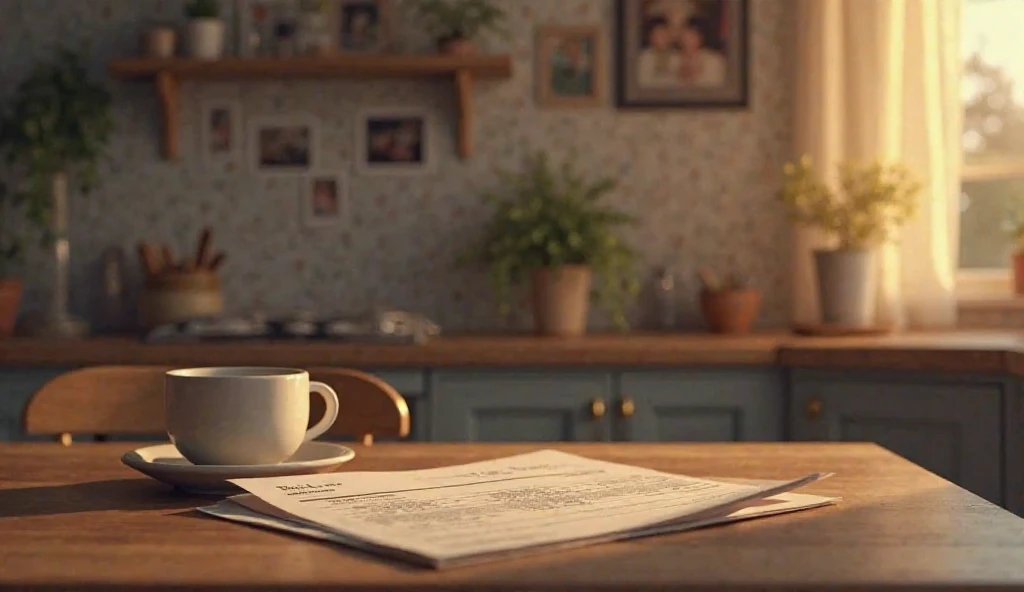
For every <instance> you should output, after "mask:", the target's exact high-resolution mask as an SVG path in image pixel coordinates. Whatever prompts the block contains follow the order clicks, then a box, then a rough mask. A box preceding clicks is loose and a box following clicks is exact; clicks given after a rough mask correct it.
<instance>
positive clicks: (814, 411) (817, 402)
mask: <svg viewBox="0 0 1024 592" xmlns="http://www.w3.org/2000/svg"><path fill="white" fill-rule="evenodd" d="M824 410H825V405H824V404H823V403H822V402H821V399H819V398H818V397H812V398H811V400H810V401H807V419H818V417H819V416H820V415H821V412H822V411H824Z"/></svg>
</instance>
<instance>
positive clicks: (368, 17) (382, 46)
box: [332, 0, 395, 53]
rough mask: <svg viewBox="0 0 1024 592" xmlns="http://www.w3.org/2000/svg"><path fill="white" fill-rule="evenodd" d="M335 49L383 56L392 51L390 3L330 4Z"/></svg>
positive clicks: (352, 0) (342, 0)
mask: <svg viewBox="0 0 1024 592" xmlns="http://www.w3.org/2000/svg"><path fill="white" fill-rule="evenodd" d="M333 6H334V18H333V19H332V20H333V22H334V23H335V25H334V32H335V36H334V38H335V40H336V49H337V50H338V51H339V52H342V53H384V52H388V51H391V50H392V49H394V44H395V39H394V23H395V5H394V2H393V0H333Z"/></svg>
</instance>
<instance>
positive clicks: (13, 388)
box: [0, 367, 70, 441]
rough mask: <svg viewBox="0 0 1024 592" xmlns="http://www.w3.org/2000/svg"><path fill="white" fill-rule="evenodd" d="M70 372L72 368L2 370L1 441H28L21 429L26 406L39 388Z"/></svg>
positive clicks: (0, 388) (0, 383)
mask: <svg viewBox="0 0 1024 592" xmlns="http://www.w3.org/2000/svg"><path fill="white" fill-rule="evenodd" d="M68 370H70V368H54V367H32V368H11V367H7V368H0V440H2V441H17V440H25V439H27V438H26V437H25V435H24V432H23V431H22V429H21V417H22V413H23V412H24V410H25V405H26V404H28V400H29V399H30V398H31V397H32V395H33V394H34V393H35V392H36V391H37V390H39V387H41V386H43V385H44V384H45V383H46V382H47V381H49V380H50V379H52V378H54V377H56V376H59V375H60V374H62V373H64V372H66V371H68ZM33 439H37V438H33Z"/></svg>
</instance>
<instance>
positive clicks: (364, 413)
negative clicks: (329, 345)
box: [22, 366, 409, 446]
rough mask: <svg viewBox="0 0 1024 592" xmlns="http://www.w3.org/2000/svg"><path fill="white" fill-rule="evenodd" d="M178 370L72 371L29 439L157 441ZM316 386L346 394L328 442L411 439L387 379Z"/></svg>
mask: <svg viewBox="0 0 1024 592" xmlns="http://www.w3.org/2000/svg"><path fill="white" fill-rule="evenodd" d="M171 369H173V367H171V366H96V367H91V368H83V369H79V370H72V371H70V372H67V373H64V374H61V375H60V376H57V377H56V378H54V379H52V380H50V381H49V382H47V383H46V384H44V385H43V386H42V387H41V388H40V389H39V390H38V391H36V393H35V394H33V395H32V398H31V399H30V400H29V402H28V405H26V406H25V412H24V416H23V419H22V425H23V427H24V430H25V433H26V434H31V435H53V436H57V437H58V439H59V441H60V442H61V443H62V444H64V445H65V446H69V445H70V444H71V442H72V436H73V435H74V434H95V435H102V436H110V435H121V436H124V435H134V436H140V435H155V434H161V433H164V432H165V431H166V427H165V424H164V373H165V372H166V371H168V370H171ZM309 372H310V378H311V380H318V381H320V382H324V383H327V384H328V385H330V386H331V387H332V388H333V389H334V390H335V391H336V392H337V393H338V403H339V406H338V420H337V421H335V422H334V425H333V426H331V429H330V430H328V431H327V433H326V434H325V436H333V437H339V438H358V439H361V440H362V442H363V444H365V445H367V446H369V445H372V444H373V439H374V437H375V436H377V437H394V438H404V437H405V436H407V435H408V434H409V406H408V405H407V404H406V402H405V399H404V398H403V397H402V395H400V394H399V393H398V391H396V390H395V389H394V388H392V387H391V386H390V385H389V384H387V383H386V382H384V381H383V380H381V379H379V378H377V377H376V376H372V375H370V374H367V373H365V372H360V371H358V370H349V369H344V368H316V369H313V370H310V371H309ZM323 412H324V404H323V401H322V400H321V398H320V396H319V395H312V394H311V395H310V418H311V419H310V425H312V424H313V423H314V422H315V421H316V420H317V419H319V418H320V417H322V416H323Z"/></svg>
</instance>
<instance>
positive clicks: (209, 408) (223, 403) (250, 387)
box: [164, 367, 338, 465]
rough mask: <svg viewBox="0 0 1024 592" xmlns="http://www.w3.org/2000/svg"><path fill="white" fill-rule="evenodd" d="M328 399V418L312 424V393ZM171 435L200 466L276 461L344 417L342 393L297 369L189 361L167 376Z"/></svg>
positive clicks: (183, 454)
mask: <svg viewBox="0 0 1024 592" xmlns="http://www.w3.org/2000/svg"><path fill="white" fill-rule="evenodd" d="M311 392H314V393H317V394H319V395H320V396H322V397H323V398H324V403H325V405H326V410H325V411H324V416H323V419H321V420H320V421H319V422H317V424H316V425H314V426H313V427H311V428H309V429H308V430H307V429H306V426H307V425H309V394H310V393H311ZM164 407H165V412H166V421H167V435H168V436H170V438H171V442H172V443H173V444H174V446H175V447H177V449H178V451H179V452H181V455H182V456H184V457H185V458H186V459H188V460H189V462H191V463H192V464H195V465H270V464H278V463H281V462H283V461H285V460H287V459H288V458H289V457H291V456H292V455H293V454H295V452H296V451H297V450H298V449H299V446H301V445H302V443H303V442H308V441H310V440H312V439H314V438H316V437H318V436H320V435H321V434H323V433H324V432H326V431H327V429H328V428H330V427H331V425H332V424H333V423H334V421H335V420H336V419H337V418H338V394H337V393H335V392H334V390H333V389H332V388H331V387H329V386H327V385H326V384H324V383H322V382H310V380H309V373H308V372H306V371H305V370H297V369H293V368H256V367H254V368H249V367H239V368H185V369H179V370H171V371H169V372H167V374H166V375H165V378H164Z"/></svg>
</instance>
